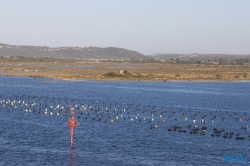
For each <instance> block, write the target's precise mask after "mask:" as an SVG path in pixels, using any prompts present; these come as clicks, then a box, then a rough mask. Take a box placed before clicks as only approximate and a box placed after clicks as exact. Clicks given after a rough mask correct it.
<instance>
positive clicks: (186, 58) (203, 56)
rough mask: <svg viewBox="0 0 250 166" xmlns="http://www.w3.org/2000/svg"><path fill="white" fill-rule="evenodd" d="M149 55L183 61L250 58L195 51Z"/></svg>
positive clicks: (242, 55)
mask: <svg viewBox="0 0 250 166" xmlns="http://www.w3.org/2000/svg"><path fill="white" fill-rule="evenodd" d="M147 57H149V58H153V59H158V60H170V59H177V58H178V59H180V60H183V61H189V60H191V59H195V60H218V59H224V60H228V61H231V60H235V59H250V54H199V53H193V54H164V53H159V54H153V55H148V56H147Z"/></svg>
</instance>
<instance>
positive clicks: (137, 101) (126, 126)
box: [0, 76, 250, 165]
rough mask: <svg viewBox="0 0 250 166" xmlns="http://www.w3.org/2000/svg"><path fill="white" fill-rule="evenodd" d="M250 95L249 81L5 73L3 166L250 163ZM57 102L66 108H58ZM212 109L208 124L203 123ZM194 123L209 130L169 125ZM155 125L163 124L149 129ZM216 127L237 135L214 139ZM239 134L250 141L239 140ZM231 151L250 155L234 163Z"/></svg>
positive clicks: (0, 88) (0, 83)
mask: <svg viewBox="0 0 250 166" xmlns="http://www.w3.org/2000/svg"><path fill="white" fill-rule="evenodd" d="M46 98H47V99H46ZM249 99H250V82H215V83H212V82H98V81H58V80H53V79H46V78H30V77H5V76H1V77H0V101H1V102H0V111H1V116H0V126H1V128H0V165H249V159H250V155H249V153H248V152H249V145H250V141H249V138H248V136H250V132H249V129H247V130H244V129H241V127H242V126H246V125H249V121H247V120H246V119H247V118H248V117H250V116H249V114H250V112H249V108H250V102H249ZM14 101H15V103H13V102H14ZM18 101H20V104H18ZM6 102H7V103H6ZM11 103H13V104H11ZM34 103H36V105H33V106H32V104H34ZM25 104H27V105H28V106H29V107H27V105H25ZM58 105H60V107H61V106H64V107H65V109H63V110H62V111H61V112H59V109H58V108H56V107H57V106H58ZM15 106H16V109H13V108H15ZM71 107H74V108H75V109H76V112H75V116H76V117H78V118H77V120H78V121H79V123H80V125H79V126H77V127H76V128H75V130H74V144H73V149H72V150H70V148H69V128H68V126H67V120H68V117H69V111H66V110H67V109H70V108H71ZM66 108H67V109H66ZM82 108H85V109H86V110H84V109H82ZM45 109H47V111H48V114H46V115H45V114H44V111H45ZM29 110H31V112H29ZM39 110H40V113H38V111H39ZM124 110H125V111H124ZM26 111H27V112H26ZM102 111H103V112H102ZM50 112H52V113H53V115H50ZM173 112H175V113H174V114H173V115H172V116H170V115H171V114H172V113H173ZM183 112H185V113H186V114H185V115H184V116H182V113H183ZM56 113H60V116H56ZM152 114H153V116H152ZM194 114H197V116H195V117H194V116H193V115H194ZM205 114H207V117H206V118H205V120H206V124H202V123H201V119H202V116H203V115H205ZM64 115H66V116H64ZM97 115H98V116H97ZM101 115H102V116H101ZM160 115H162V116H161V117H160ZM215 115H216V119H215V120H214V122H213V123H212V120H211V119H212V117H213V116H215ZM226 116H228V118H224V117H226ZM117 117H118V119H117ZM124 117H125V118H126V119H125V120H124ZM185 117H186V118H188V120H187V121H186V120H184V118H185ZM86 118H87V119H86ZM93 118H95V119H94V120H92V119H93ZM144 118H145V120H144ZM222 118H224V120H222ZM235 118H240V119H242V122H236V120H235ZM105 119H106V120H107V122H105V121H104V120H105ZM193 119H195V120H196V122H195V123H194V122H193ZM111 120H113V123H112V122H111ZM189 124H190V125H192V127H193V126H194V125H198V126H199V127H202V126H206V127H207V131H206V134H205V135H200V132H198V134H189V133H188V132H186V133H182V132H177V131H167V129H169V128H171V129H173V127H174V125H178V126H182V129H186V130H187V131H189V130H190V129H189V128H188V127H187V126H188V125H189ZM155 125H157V126H158V129H150V126H155ZM213 128H218V129H225V130H226V131H228V132H234V135H233V137H232V138H223V137H222V136H223V135H221V136H220V137H211V134H212V133H213ZM235 133H239V134H240V135H241V136H242V137H244V138H245V140H236V136H235ZM225 156H244V157H245V159H246V161H245V162H227V161H224V157H225Z"/></svg>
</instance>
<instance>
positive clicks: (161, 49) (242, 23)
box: [0, 0, 250, 55]
mask: <svg viewBox="0 0 250 166" xmlns="http://www.w3.org/2000/svg"><path fill="white" fill-rule="evenodd" d="M0 43H5V44H10V45H32V46H33V45H34V46H48V47H64V46H94V47H120V48H125V49H129V50H135V51H138V52H140V53H142V54H144V55H150V54H154V53H169V54H172V53H176V54H177V53H180V54H189V53H203V54H207V53H224V54H250V0H42V1H40V0H22V1H20V0H0Z"/></svg>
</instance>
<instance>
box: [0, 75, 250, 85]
mask: <svg viewBox="0 0 250 166" xmlns="http://www.w3.org/2000/svg"><path fill="white" fill-rule="evenodd" d="M1 76H2V77H26V78H28V77H30V78H38V79H39V78H44V79H46V78H47V79H51V80H57V81H72V82H84V81H96V82H166V83H167V82H200V83H208V82H211V83H219V82H221V83H229V82H250V80H130V79H127V80H122V79H113V80H111V79H103V80H101V79H69V78H56V77H39V76H36V77H34V76H23V75H3V74H2V75H0V77H1Z"/></svg>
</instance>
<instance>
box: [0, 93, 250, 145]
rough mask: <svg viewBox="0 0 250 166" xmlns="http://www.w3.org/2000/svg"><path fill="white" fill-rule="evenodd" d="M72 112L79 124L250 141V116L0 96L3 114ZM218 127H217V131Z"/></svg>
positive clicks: (48, 98) (68, 114)
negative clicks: (127, 124)
mask: <svg viewBox="0 0 250 166" xmlns="http://www.w3.org/2000/svg"><path fill="white" fill-rule="evenodd" d="M71 108H75V117H76V118H77V119H78V120H81V119H84V120H91V121H100V122H104V123H115V122H116V121H120V120H123V121H133V122H138V123H145V124H148V125H149V129H152V130H157V129H159V128H164V129H165V130H166V132H176V133H186V134H190V135H195V134H197V135H198V134H199V135H209V136H211V137H223V138H224V139H232V138H234V139H235V140H245V139H248V140H249V141H250V133H249V132H248V121H249V117H248V115H247V112H232V111H214V110H213V111H192V110H190V109H189V110H184V109H181V108H174V109H173V108H167V107H164V106H150V105H141V104H133V103H132V104H125V103H123V104H120V103H117V102H114V103H104V102H98V101H93V102H89V101H85V100H80V99H67V98H60V97H58V98H56V97H48V96H30V95H21V96H12V95H8V96H0V110H10V111H12V110H13V111H24V112H27V113H39V114H43V115H50V116H65V117H69V116H70V112H71V111H70V110H71ZM216 125H217V126H218V127H215V126H216Z"/></svg>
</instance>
